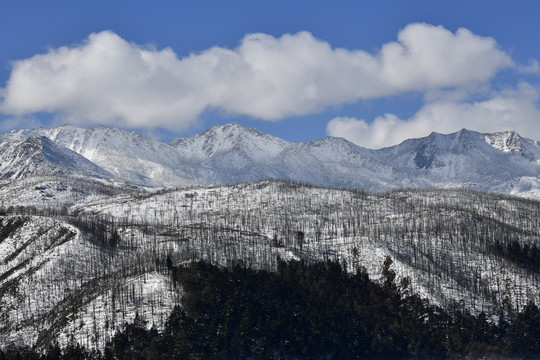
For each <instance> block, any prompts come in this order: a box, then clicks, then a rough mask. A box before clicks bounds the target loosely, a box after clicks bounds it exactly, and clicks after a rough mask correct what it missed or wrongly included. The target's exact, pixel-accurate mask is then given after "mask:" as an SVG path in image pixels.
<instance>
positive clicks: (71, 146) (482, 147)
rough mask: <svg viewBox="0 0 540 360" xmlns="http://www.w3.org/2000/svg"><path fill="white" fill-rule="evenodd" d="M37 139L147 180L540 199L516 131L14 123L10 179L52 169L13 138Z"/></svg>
mask: <svg viewBox="0 0 540 360" xmlns="http://www.w3.org/2000/svg"><path fill="white" fill-rule="evenodd" d="M32 138H39V139H42V138H47V139H48V140H50V141H49V143H48V144H49V145H48V147H52V146H53V144H55V146H56V150H57V152H60V150H59V149H63V150H62V152H63V153H64V154H67V152H68V151H70V150H71V152H72V153H73V152H74V153H77V154H79V155H80V156H81V157H84V158H85V159H86V160H87V161H86V162H85V161H82V160H81V159H79V160H77V161H75V157H73V156H72V157H71V158H69V159H70V161H71V162H70V163H69V164H68V163H66V164H64V166H67V167H69V169H70V171H75V170H77V171H75V172H76V173H81V174H86V175H88V176H93V177H107V176H108V178H109V179H111V181H117V182H123V183H127V184H133V185H139V186H145V187H175V186H183V185H193V184H234V183H243V182H253V181H259V180H262V179H270V178H272V179H289V180H294V181H299V182H306V183H311V184H315V185H322V186H331V187H352V188H362V189H365V190H371V191H380V190H389V189H395V188H402V187H436V188H446V187H458V188H468V189H475V190H483V191H495V192H499V193H507V194H519V195H523V196H528V197H536V198H539V197H540V146H539V143H538V142H537V141H533V140H530V139H525V138H522V137H521V136H520V135H519V134H517V133H515V132H501V133H494V134H481V133H478V132H474V131H468V130H461V131H459V132H456V133H453V134H448V135H443V134H438V133H432V134H431V135H429V136H427V137H424V138H418V139H410V140H406V141H404V142H403V143H401V144H399V145H396V146H392V147H388V148H384V149H380V150H371V149H366V148H362V147H360V146H357V145H354V144H353V143H351V142H349V141H347V140H345V139H342V138H334V137H325V138H322V139H319V140H313V141H307V142H288V141H285V140H283V139H280V138H277V137H274V136H271V135H268V134H264V133H261V132H259V131H257V130H255V129H252V128H244V127H242V126H240V125H238V124H236V123H232V124H227V125H224V126H213V127H211V128H210V129H208V130H206V131H204V132H202V133H200V134H196V135H193V136H190V137H180V138H177V139H175V140H174V141H172V142H170V143H165V142H160V141H158V140H155V139H151V138H147V137H144V136H141V135H139V134H137V133H135V132H132V131H125V130H120V129H115V128H106V127H93V128H88V129H81V128H76V127H73V126H61V127H57V128H52V129H43V128H41V129H34V130H14V131H12V132H9V133H6V134H3V135H2V136H1V138H0V139H2V141H3V142H2V143H3V144H6V145H5V146H2V147H0V152H1V153H0V157H3V158H5V159H6V160H5V161H3V162H2V166H3V167H6V170H4V171H2V173H1V176H2V177H3V178H10V177H13V176H18V177H28V176H32V175H38V174H43V173H46V172H47V171H48V170H43V171H42V172H41V173H40V172H39V171H38V170H37V169H39V168H43V169H45V168H44V165H43V164H42V165H38V163H39V161H40V160H39V159H37V158H36V156H34V157H31V156H30V154H27V152H25V151H23V150H20V149H19V148H18V147H17V146H16V147H14V146H13V144H23V142H24V141H28V139H32ZM41 141H46V140H41ZM7 144H10V145H7ZM21 147H24V146H23V145H21ZM33 154H34V155H35V152H34V153H33ZM45 157H46V156H45ZM9 159H19V160H18V161H11V162H10V161H9ZM23 159H24V161H23ZM57 159H59V158H58V157H57ZM4 164H6V165H4ZM55 164H56V165H57V166H58V164H59V162H55ZM91 164H93V166H91ZM8 165H9V168H8V167H7V166H8ZM14 174H17V175H14Z"/></svg>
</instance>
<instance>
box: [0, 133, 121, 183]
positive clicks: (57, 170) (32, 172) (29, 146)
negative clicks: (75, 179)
mask: <svg viewBox="0 0 540 360" xmlns="http://www.w3.org/2000/svg"><path fill="white" fill-rule="evenodd" d="M0 174H1V175H0V176H1V177H2V178H5V179H20V178H26V177H29V176H36V175H68V174H69V175H73V176H77V175H78V176H86V177H91V178H103V177H109V176H110V174H109V173H108V172H107V171H105V170H103V169H102V168H100V167H99V166H97V165H96V164H94V163H92V162H91V161H89V160H88V159H86V158H85V157H83V156H81V155H79V154H78V153H76V152H75V151H72V150H69V149H67V148H66V147H64V146H62V145H60V144H57V143H55V142H53V141H51V140H50V139H49V138H47V137H45V136H30V137H27V138H26V139H21V140H0Z"/></svg>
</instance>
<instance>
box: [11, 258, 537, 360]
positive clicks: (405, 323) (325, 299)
mask: <svg viewBox="0 0 540 360" xmlns="http://www.w3.org/2000/svg"><path fill="white" fill-rule="evenodd" d="M391 261H392V260H391V259H390V258H387V260H386V261H385V264H383V267H382V271H383V273H384V276H385V280H384V283H383V284H376V283H374V282H372V281H370V280H369V278H368V276H367V274H366V272H365V270H364V269H362V268H358V269H357V270H356V272H355V273H354V274H349V273H347V272H346V271H345V270H344V269H343V266H342V264H340V263H339V262H334V261H326V262H317V263H313V264H309V265H308V264H306V263H304V262H302V261H290V262H285V261H282V260H278V270H277V272H268V271H264V270H253V269H250V268H247V267H245V266H242V265H240V264H237V265H234V266H232V267H231V268H223V267H218V266H215V265H212V264H210V263H208V262H204V261H198V262H193V263H191V264H190V265H188V266H186V267H177V266H175V265H172V266H171V268H170V269H169V273H170V276H171V277H172V279H173V281H174V282H175V283H177V284H178V285H181V287H182V289H183V292H184V293H183V298H182V304H181V305H182V306H177V307H175V308H174V310H173V312H172V314H171V315H170V317H169V319H168V320H167V322H166V326H165V328H164V329H163V330H160V331H158V330H156V329H154V328H151V329H148V324H147V323H146V321H145V320H143V319H141V318H140V317H139V316H138V315H137V316H136V317H135V320H134V322H132V323H127V324H125V328H124V330H123V331H121V332H118V333H117V334H116V335H115V336H114V337H113V339H112V340H111V341H110V342H109V343H108V344H107V346H106V348H105V349H104V351H103V352H99V351H97V350H93V351H88V350H86V349H85V348H84V347H81V346H79V345H76V344H70V345H68V346H67V347H65V348H63V349H61V348H60V347H59V346H58V345H56V346H55V345H51V346H49V347H48V348H47V349H46V351H45V352H44V353H41V354H40V353H37V352H35V351H33V350H32V349H30V348H27V347H24V348H18V347H15V346H11V347H7V348H6V349H5V350H4V351H0V360H4V359H6V360H9V359H44V360H45V359H126V360H128V359H401V358H420V359H446V358H486V357H488V358H491V357H496V358H538V356H539V354H540V311H539V309H538V307H537V305H535V304H534V303H532V302H531V303H529V304H527V306H526V307H525V308H524V309H523V311H521V312H519V313H517V314H515V316H513V317H512V318H505V319H501V320H500V321H499V322H498V323H496V324H495V323H490V322H488V321H487V320H486V315H485V314H484V313H480V314H479V315H478V316H474V315H471V314H470V313H469V312H468V311H467V310H466V309H462V308H459V306H457V307H456V308H455V309H454V310H453V311H450V312H449V311H445V310H443V309H441V308H440V307H438V306H433V305H430V304H429V303H428V302H426V301H424V300H422V299H420V298H419V297H418V296H417V295H413V294H410V293H409V292H408V291H407V286H406V283H402V284H400V285H397V284H395V283H394V275H395V274H393V273H392V271H391V270H389V269H388V267H389V265H390V263H391ZM179 288H180V287H179Z"/></svg>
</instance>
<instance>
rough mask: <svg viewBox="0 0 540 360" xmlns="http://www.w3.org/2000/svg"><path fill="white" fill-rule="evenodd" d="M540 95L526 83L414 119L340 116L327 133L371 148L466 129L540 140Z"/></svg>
mask: <svg viewBox="0 0 540 360" xmlns="http://www.w3.org/2000/svg"><path fill="white" fill-rule="evenodd" d="M539 95H540V92H539V90H538V89H537V88H535V87H533V86H531V85H530V84H528V83H524V82H523V83H521V84H519V86H518V87H517V88H516V89H508V90H504V91H500V92H497V93H495V94H492V96H490V97H489V99H487V100H483V101H476V102H467V101H457V100H455V99H452V100H433V101H431V102H428V103H426V104H425V105H424V106H423V107H422V108H421V109H420V110H419V111H418V112H417V113H416V114H415V115H414V116H413V117H411V118H410V119H400V118H398V117H397V116H395V115H392V114H385V115H384V116H380V117H377V118H376V119H374V120H373V121H372V122H369V123H368V122H367V121H365V120H364V119H356V118H350V117H338V118H335V119H332V120H331V121H330V122H329V123H328V126H327V129H326V132H327V134H328V135H330V136H339V137H343V138H346V139H348V140H349V141H351V142H354V143H355V144H358V145H360V146H364V147H368V148H381V147H385V146H391V145H395V144H398V143H400V142H402V141H403V140H406V139H408V138H414V137H421V136H426V135H428V134H429V133H431V132H433V131H435V132H439V133H451V132H455V131H458V130H460V129H463V128H467V129H469V130H475V131H480V132H498V131H503V130H516V131H517V132H519V133H521V134H522V135H523V136H525V137H529V138H533V139H540V127H539V126H538V124H539V121H540V110H539V109H538V97H539Z"/></svg>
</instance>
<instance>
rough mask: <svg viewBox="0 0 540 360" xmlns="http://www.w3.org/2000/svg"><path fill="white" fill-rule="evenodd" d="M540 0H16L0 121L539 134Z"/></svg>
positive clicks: (358, 137) (176, 131) (0, 35)
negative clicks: (190, 0) (329, 0)
mask: <svg viewBox="0 0 540 360" xmlns="http://www.w3.org/2000/svg"><path fill="white" fill-rule="evenodd" d="M538 14H540V3H539V2H537V1H520V2H510V1H473V2H471V1H378V2H359V1H340V2H332V3H331V2H323V1H272V2H270V1H228V2H224V1H193V2H187V1H185V2H184V1H178V2H177V1H170V2H168V1H161V2H149V1H148V2H147V1H109V2H105V1H92V2H88V1H54V2H44V1H17V2H16V1H3V2H1V3H0V45H1V46H2V51H1V52H0V89H1V90H0V128H1V129H2V130H3V131H7V130H10V129H12V128H28V127H36V126H55V125H60V124H63V123H71V124H74V125H77V126H92V125H106V126H118V127H121V128H125V129H134V130H137V131H139V132H141V133H144V134H149V135H152V136H155V137H159V138H161V139H163V140H171V139H173V138H175V137H176V136H182V135H190V134H193V133H196V132H199V131H201V130H204V129H206V128H208V127H210V126H212V125H214V124H225V123H228V122H232V121H236V122H239V123H240V124H241V125H244V126H250V127H255V128H257V129H259V130H261V131H263V132H267V133H270V134H272V135H275V136H279V137H281V138H284V139H286V140H290V141H306V140H310V139H316V138H320V137H323V136H325V135H333V136H343V137H346V138H347V139H349V140H351V141H353V142H355V143H357V144H359V145H361V146H366V147H372V148H377V147H382V146H388V145H392V144H395V143H398V142H400V141H402V140H404V139H405V138H408V137H418V136H425V135H428V134H429V133H431V132H432V131H438V132H443V133H448V132H452V131H457V130H459V129H461V128H463V127H466V128H470V129H472V130H477V131H485V132H494V131H504V130H512V129H513V130H517V131H518V132H520V133H522V134H523V135H525V136H527V137H532V138H535V139H540V110H539V109H540V105H539V102H538V95H539V94H540V92H539V91H540V87H539V85H540V69H539V65H538V61H540V46H538V44H539V41H538V34H540V22H538V20H537V17H538ZM460 29H461V30H460Z"/></svg>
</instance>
